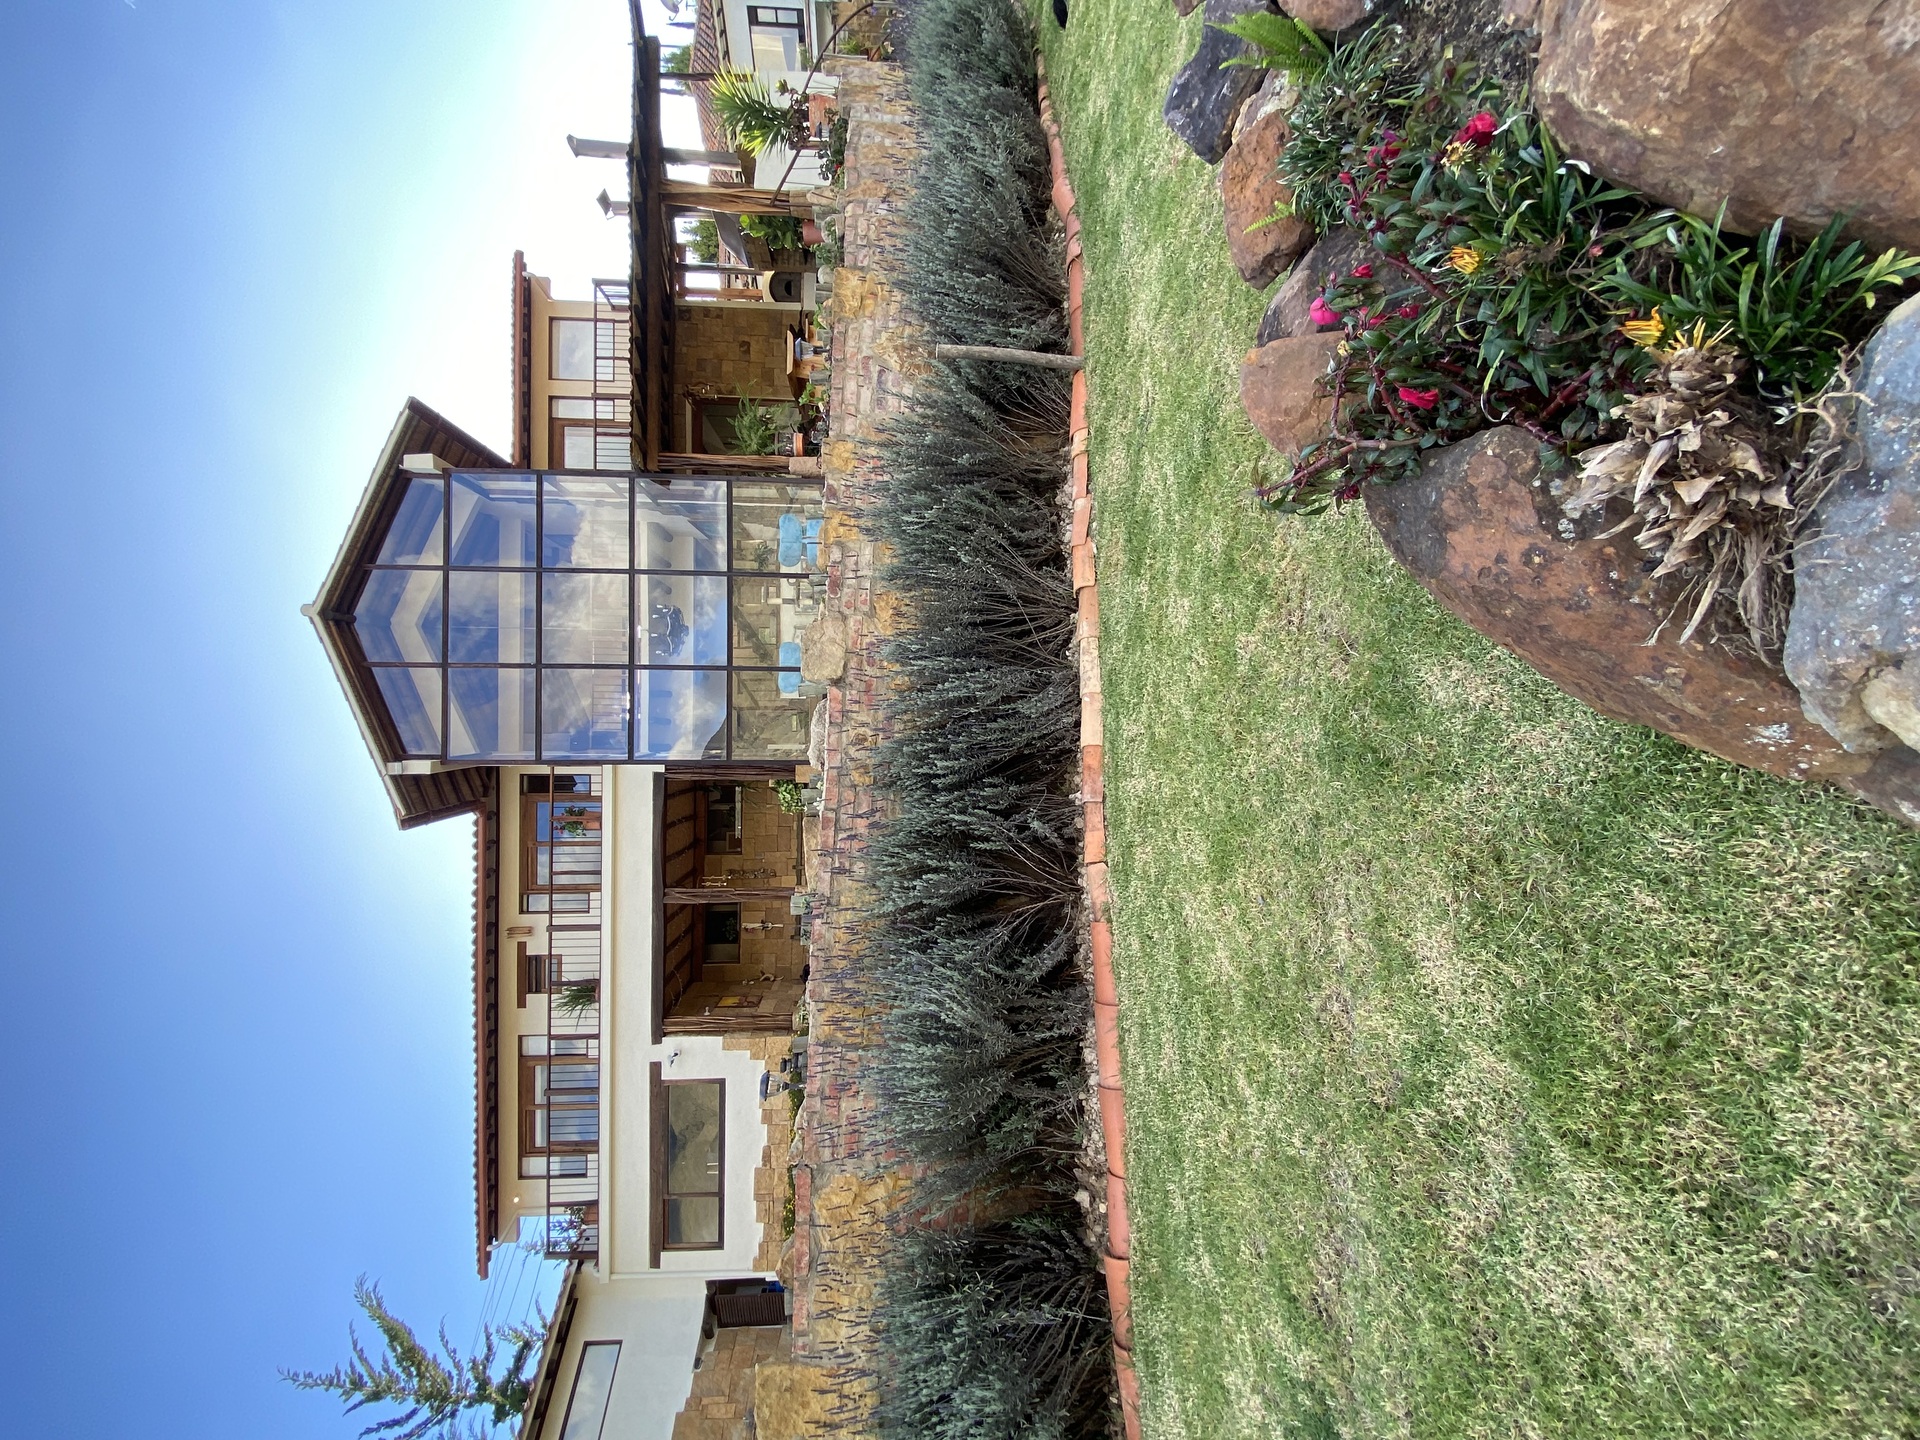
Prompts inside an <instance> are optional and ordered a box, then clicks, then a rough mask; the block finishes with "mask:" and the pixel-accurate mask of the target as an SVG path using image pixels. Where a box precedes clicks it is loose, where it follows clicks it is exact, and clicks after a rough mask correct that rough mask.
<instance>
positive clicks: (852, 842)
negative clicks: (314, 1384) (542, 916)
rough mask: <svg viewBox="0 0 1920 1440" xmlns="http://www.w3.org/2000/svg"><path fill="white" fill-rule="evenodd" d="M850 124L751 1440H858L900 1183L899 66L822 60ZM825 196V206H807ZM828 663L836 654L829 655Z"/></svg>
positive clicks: (905, 1183) (915, 364)
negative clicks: (877, 930) (868, 1068)
mask: <svg viewBox="0 0 1920 1440" xmlns="http://www.w3.org/2000/svg"><path fill="white" fill-rule="evenodd" d="M834 69H835V71H836V73H837V74H838V75H839V79H840V89H839V101H840V105H841V108H842V109H843V110H844V111H845V112H846V113H847V115H848V117H849V128H848V144H847V161H846V170H845V172H844V174H843V176H842V179H841V183H840V185H839V187H837V189H836V190H835V191H834V192H833V196H834V204H835V206H836V208H837V210H838V216H837V222H838V229H839V232H840V236H841V243H842V247H843V254H842V263H841V265H840V267H839V268H838V269H837V270H836V271H835V272H834V280H833V286H834V288H833V296H832V299H831V301H830V303H829V305H828V307H827V310H826V313H825V316H824V317H823V318H824V319H825V320H826V321H827V322H828V324H829V325H830V327H831V332H832V337H833V342H832V343H833V349H832V361H833V374H832V382H831V411H830V413H831V432H830V434H829V436H828V439H827V442H826V444H825V445H824V446H823V447H822V455H821V461H822V471H823V474H824V477H825V482H826V507H827V518H826V524H825V526H824V528H823V531H822V534H821V559H822V562H823V563H824V564H825V565H826V566H827V596H828V610H829V613H830V614H831V615H832V616H834V617H835V618H836V619H837V620H838V622H839V623H840V624H841V625H842V626H843V627H844V636H845V642H846V653H845V659H844V662H840V661H839V656H838V655H837V653H836V654H835V655H834V656H833V661H834V662H835V663H834V666H833V673H831V674H825V673H823V674H820V675H819V677H818V678H819V679H821V680H824V681H829V682H830V684H829V688H828V691H827V699H826V702H825V704H826V725H825V737H824V747H823V750H822V753H821V754H820V756H819V759H820V760H821V762H822V763H821V766H820V783H821V789H822V805H821V816H820V822H819V826H818V843H817V848H816V850H815V854H814V863H813V871H812V885H813V895H814V901H813V911H812V922H811V923H812V947H811V951H810V956H809V959H810V965H811V971H810V978H809V981H808V988H807V1003H808V1014H809V1023H810V1034H809V1037H808V1046H807V1092H808V1093H807V1101H806V1104H805V1105H804V1106H803V1107H802V1110H801V1113H800V1117H799V1122H800V1131H799V1138H798V1141H797V1146H796V1148H797V1156H798V1164H797V1165H796V1168H795V1171H794V1200H795V1217H796V1232H795V1240H794V1245H793V1249H792V1253H791V1255H790V1257H789V1260H788V1264H787V1267H786V1269H785V1270H784V1271H783V1273H784V1274H786V1275H787V1277H788V1279H789V1280H790V1283H791V1284H792V1286H793V1290H794V1303H793V1354H792V1358H791V1360H789V1361H786V1362H783V1363H781V1364H778V1365H774V1366H763V1367H761V1372H760V1377H761V1381H760V1383H761V1394H760V1399H759V1403H758V1406H757V1410H758V1422H757V1423H758V1425H759V1433H760V1435H761V1436H762V1437H766V1440H798V1437H801V1436H819V1435H834V1436H848V1437H857V1436H860V1435H865V1434H869V1433H871V1426H870V1415H871V1409H872V1391H871V1374H872V1357H873V1332H872V1325H871V1316H872V1308H873V1293H874V1284H875V1280H876V1278H877V1276H878V1273H879V1261H880V1255H881V1252H882V1245H883V1242H884V1240H885V1237H886V1235H887V1233H888V1229H889V1226H890V1224H891V1223H892V1220H893V1218H894V1216H895V1215H896V1213H897V1211H898V1209H899V1207H900V1206H901V1205H902V1204H903V1203H904V1201H905V1198H906V1195H907V1191H908V1187H909V1183H910V1180H911V1172H910V1171H909V1169H908V1168H907V1167H906V1165H905V1164H904V1162H903V1160H902V1158H901V1157H900V1156H899V1155H898V1154H896V1153H894V1152H892V1151H890V1150H889V1149H888V1148H887V1147H886V1146H885V1145H883V1144H882V1143H880V1141H879V1140H878V1139H877V1137H876V1136H875V1134H874V1127H873V1098H872V1095H871V1093H870V1091H869V1090H868V1089H867V1087H866V1084H865V1074H864V1072H865V1056H866V1054H867V1052H868V1050H869V1048H870V1047H871V1046H872V1045H873V1044H874V1043H875V1041H876V1039H877V1032H876V1026H875V1019H876V1017H875V1014H874V1011H873V1008H872V1006H871V1004H870V1003H869V1002H868V1000H867V997H866V993H865V991H866V987H865V983H864V979H865V977H864V971H863V966H862V961H861V957H862V955H863V954H864V951H865V945H866V934H867V925H868V920H867V916H868V913H869V910H870V906H871V892H870V890H869V889H868V887H867V885H866V883H865V880H864V877H863V864H864V854H865V847H866V836H867V832H868V829H869V827H870V826H871V824H872V822H873V820H874V818H875V816H876V814H877V813H878V808H879V801H878V799H877V797H876V795H875V792H874V788H873V757H874V750H875V747H876V745H878V743H879V742H880V741H881V739H882V738H883V737H884V735H885V730H886V725H885V718H884V716H883V715H882V714H881V712H880V709H879V706H878V704H877V700H878V697H879V695H880V694H881V693H882V692H883V690H884V687H885V685H886V683H887V682H886V674H885V669H884V666H883V664H882V662H881V658H880V653H879V647H880V644H881V641H882V639H883V637H884V636H885V635H886V634H887V633H888V632H889V631H890V630H891V629H892V627H893V625H894V623H895V621H896V619H897V616H898V613H899V611H898V602H897V599H896V597H895V596H893V595H892V594H890V593H888V592H887V591H886V590H885V589H884V588H883V587H881V586H880V585H879V584H878V583H877V577H878V573H879V570H880V568H881V567H882V565H883V563H884V555H882V554H881V553H879V552H878V550H877V548H876V546H875V543H874V541H873V540H872V539H871V538H870V537H869V536H867V535H865V534H864V533H863V532H862V531H861V529H860V521H859V516H860V513H861V510H862V507H863V505H864V503H865V501H866V499H867V498H868V497H869V496H871V495H872V494H873V493H874V489H875V487H876V486H878V485H881V484H883V483H885V477H884V475H883V474H882V473H881V472H880V471H879V469H878V467H877V465H876V464H875V461H874V458H873V452H872V449H871V442H872V440H873V439H874V438H875V436H876V435H877V433H878V429H879V427H880V426H881V425H882V424H884V423H885V422H886V420H887V419H888V417H890V416H892V415H894V414H896V413H898V412H899V411H900V410H901V409H902V408H903V404H904V401H905V398H906V396H907V395H908V394H909V393H910V392H911V388H912V382H913V376H914V375H915V373H916V372H917V371H918V370H919V369H920V368H921V367H922V366H923V365H924V363H925V358H926V356H925V350H924V346H923V343H922V342H921V341H920V339H919V338H918V337H917V336H916V335H915V334H914V332H913V330H912V328H911V327H910V326H909V325H908V324H907V322H906V320H905V317H904V315H903V312H902V306H901V300H900V296H899V293H898V292H897V291H896V290H895V289H894V288H893V286H892V284H891V279H890V277H891V276H892V275H893V274H894V273H895V267H896V266H897V265H898V263H899V258H898V240H899V231H898V228H897V227H898V223H899V222H898V208H897V207H898V205H899V203H900V200H901V199H902V197H903V195H904V193H905V189H906V183H907V177H908V174H909V171H910V168H911V166H912V163H913V155H914V141H913V134H912V126H911V112H910V110H909V108H908V105H907V100H906V94H905V83H904V79H903V77H902V74H901V72H900V70H899V68H898V67H897V66H894V65H891V64H886V63H879V62H870V61H861V60H847V61H837V62H834ZM819 198H824V197H819ZM835 648H836V651H837V648H838V647H837V646H836V647H835Z"/></svg>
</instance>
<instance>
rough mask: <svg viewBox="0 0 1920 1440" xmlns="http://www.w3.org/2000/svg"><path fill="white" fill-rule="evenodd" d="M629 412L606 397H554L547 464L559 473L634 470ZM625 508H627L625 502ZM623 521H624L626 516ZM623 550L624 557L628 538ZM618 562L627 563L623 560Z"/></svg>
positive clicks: (620, 404)
mask: <svg viewBox="0 0 1920 1440" xmlns="http://www.w3.org/2000/svg"><path fill="white" fill-rule="evenodd" d="M626 409H627V407H626V405H625V404H624V403H623V402H621V401H619V400H616V399H614V398H612V397H610V396H605V395H602V396H597V397H596V396H588V395H556V396H554V397H553V398H552V399H551V400H550V401H549V402H548V412H549V423H550V424H551V427H552V428H551V431H550V433H549V436H548V450H547V463H548V464H549V465H551V466H552V467H553V468H554V469H556V470H616V471H624V470H626V469H628V468H629V467H631V465H632V464H633V444H632V432H631V429H630V427H629V425H628V423H627V422H626V420H624V419H623V418H622V416H623V413H624V412H625V411H626ZM621 508H622V510H624V509H625V504H624V502H623V503H622V506H621ZM622 518H623V520H624V516H623V517H622ZM549 534H550V535H551V526H549ZM621 550H622V552H623V554H624V551H625V541H624V538H623V540H622V543H621ZM547 563H548V564H552V563H554V562H552V561H548V562H547ZM576 563H580V564H589V563H592V562H591V561H585V560H582V561H577V562H576ZM616 563H618V564H620V565H624V564H625V563H626V562H625V560H624V559H622V560H620V561H618V562H616Z"/></svg>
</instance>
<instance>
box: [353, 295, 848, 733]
mask: <svg viewBox="0 0 1920 1440" xmlns="http://www.w3.org/2000/svg"><path fill="white" fill-rule="evenodd" d="M555 318H570V317H555ZM577 398H581V399H587V398H591V397H585V396H582V397H577ZM455 475H472V476H479V477H485V476H503V477H504V476H520V477H525V478H526V479H529V480H531V481H532V482H533V498H534V539H533V563H532V564H530V565H455V564H454V563H453V548H454V533H453V502H454V488H455V487H454V484H453V479H454V476H455ZM567 479H581V480H591V481H601V482H605V481H609V480H624V481H626V482H627V545H628V551H627V559H628V565H627V567H626V568H625V569H620V568H616V567H610V566H565V567H559V566H554V567H549V566H548V565H546V564H545V553H546V507H547V498H548V496H547V490H548V486H547V483H546V482H547V481H548V480H567ZM440 480H441V485H440V491H441V497H440V498H441V506H442V511H441V528H442V539H441V546H440V560H439V563H438V564H437V565H421V564H415V565H403V564H381V563H377V562H372V561H369V562H367V563H364V564H363V565H362V566H361V567H360V569H361V574H362V579H361V582H360V592H359V593H360V594H364V593H365V589H366V584H367V580H368V579H369V578H371V576H372V575H373V574H374V572H376V571H382V570H400V571H409V572H417V571H423V570H428V571H438V572H439V575H440V587H441V589H440V658H439V660H438V661H437V662H434V663H432V664H428V665H421V664H419V663H417V662H408V661H386V660H382V661H374V660H369V659H367V658H366V652H365V648H364V647H363V646H359V645H358V643H357V640H356V645H355V648H356V649H358V650H359V651H360V655H359V661H360V664H361V665H363V666H364V667H366V669H367V670H368V671H369V672H371V674H370V678H371V679H372V680H373V682H374V684H373V688H374V689H375V690H376V691H378V690H379V678H378V672H379V671H381V670H419V669H432V670H437V671H438V673H439V676H440V714H439V717H438V730H439V746H440V748H439V751H438V753H437V754H432V755H420V754H417V753H416V752H412V751H408V752H407V753H408V754H409V755H410V756H412V758H416V759H426V760H437V761H439V762H442V763H446V764H494V763H497V764H552V765H605V764H621V763H639V764H660V765H666V766H669V767H682V766H688V767H690V766H702V765H705V766H711V765H746V766H764V767H766V768H767V769H768V770H769V771H773V770H786V769H790V768H791V767H792V766H793V765H794V764H796V763H798V762H797V761H796V760H794V759H791V758H789V759H784V760H780V759H755V758H750V757H746V758H743V757H737V756H736V755H735V753H734V750H735V738H734V732H735V729H736V724H737V718H738V714H739V711H738V707H737V706H736V705H735V692H736V683H735V678H734V677H735V676H736V675H741V674H759V675H779V674H796V675H797V674H798V668H797V667H795V666H788V665H778V664H774V665H753V664H742V663H739V662H738V661H736V659H735V657H734V610H735V607H734V593H735V589H736V587H737V585H738V584H739V583H740V582H742V581H755V580H757V581H763V582H764V581H777V580H787V581H797V580H801V579H804V578H805V573H804V572H800V573H796V572H789V571H782V570H749V569H743V568H740V567H739V566H738V564H737V563H736V562H737V559H738V557H737V556H736V555H735V491H736V489H737V487H738V486H740V485H743V484H744V485H784V486H787V487H789V488H790V489H801V490H811V491H816V492H820V493H821V494H822V498H823V499H824V485H823V484H822V482H820V481H817V480H813V479H810V478H808V477H805V476H794V475H771V474H768V475H762V474H745V475H729V474H700V475H675V476H668V475H661V474H654V473H650V472H646V471H635V470H625V471H609V470H580V469H563V468H553V467H549V468H547V469H532V468H528V467H508V468H489V467H484V466H462V467H455V468H450V469H448V470H447V471H445V472H443V473H442V475H441V477H440ZM641 481H649V482H652V483H653V484H655V485H659V486H660V487H662V488H663V489H666V490H668V491H669V492H671V490H672V489H673V487H674V482H675V481H679V482H682V483H685V484H691V483H693V482H715V481H717V482H720V484H721V493H722V532H723V557H722V558H723V560H724V568H721V569H717V570H683V569H668V568H664V567H659V566H639V565H635V564H633V563H632V562H633V560H634V559H635V550H634V548H633V547H634V535H635V525H636V522H637V519H638V514H639V508H640V486H639V484H638V483H636V482H641ZM400 489H401V492H402V495H404V490H405V487H404V486H403V487H400ZM456 572H458V573H461V574H489V573H492V574H518V575H527V576H529V577H531V579H532V583H533V657H534V658H533V659H532V660H531V661H530V662H527V663H522V664H503V663H500V662H497V661H496V662H491V663H488V662H455V661H453V660H452V659H450V658H449V651H450V646H451V638H452V634H451V632H452V610H451V582H452V577H453V575H454V574H455V573H456ZM548 575H619V576H624V577H625V578H626V579H627V581H628V585H629V590H628V599H627V604H628V617H627V656H626V660H625V662H624V663H618V662H615V663H599V664H565V665H551V666H550V665H548V664H547V662H546V656H545V650H546V586H545V584H544V581H545V577H547V576H548ZM646 575H676V576H685V577H688V578H690V579H704V578H714V579H720V580H722V581H723V582H724V583H725V585H726V610H725V619H724V622H723V623H724V629H725V635H726V660H725V662H724V663H721V664H705V665H702V664H695V663H691V662H677V661H676V662H665V663H659V664H655V663H651V662H648V661H645V660H643V659H642V658H641V655H640V646H639V642H638V638H637V633H636V632H637V622H636V620H635V617H634V612H633V606H634V600H633V582H634V581H636V580H637V579H638V578H639V577H641V576H646ZM354 603H355V605H356V606H357V605H358V603H359V595H356V596H355V600H354ZM549 669H559V670H605V671H608V672H617V673H620V674H622V675H623V676H624V677H625V683H626V685H627V687H628V710H627V719H626V727H625V729H626V745H625V749H624V751H623V752H621V753H614V754H597V755H563V754H548V753H547V737H546V733H545V720H546V708H545V706H546V689H545V679H546V672H547V671H548V670H549ZM456 670H493V671H501V670H528V671H531V672H532V674H533V714H532V720H531V727H530V728H531V739H532V753H531V754H529V755H517V756H506V755H496V756H488V757H478V758H476V757H474V756H466V755H463V756H457V757H456V756H451V755H450V754H449V746H450V744H451V740H452V721H453V684H452V678H453V672H454V671H456ZM656 670H659V671H696V672H706V673H709V674H721V675H724V677H725V681H724V683H725V687H726V699H725V720H724V722H723V724H722V727H721V748H720V750H719V751H718V753H712V754H704V755H698V756H647V755H642V754H640V753H639V751H640V749H641V748H642V747H641V746H640V744H639V742H638V736H637V733H636V729H635V726H636V724H637V719H638V713H639V708H640V707H639V705H638V704H637V703H636V701H637V691H638V687H639V683H640V681H641V680H642V679H643V677H644V675H645V674H646V673H648V672H652V671H656ZM382 693H384V692H382ZM389 723H390V724H395V722H393V721H392V719H391V717H389ZM395 729H396V733H397V724H395ZM402 748H404V747H402Z"/></svg>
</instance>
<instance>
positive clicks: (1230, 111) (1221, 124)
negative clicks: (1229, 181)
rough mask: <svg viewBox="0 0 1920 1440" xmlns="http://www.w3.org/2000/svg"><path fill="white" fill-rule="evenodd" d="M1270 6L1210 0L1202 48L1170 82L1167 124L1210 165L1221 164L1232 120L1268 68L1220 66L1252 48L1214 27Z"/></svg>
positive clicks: (1260, 0)
mask: <svg viewBox="0 0 1920 1440" xmlns="http://www.w3.org/2000/svg"><path fill="white" fill-rule="evenodd" d="M1267 8H1269V7H1268V6H1267V4H1266V0H1206V10H1205V12H1204V13H1205V15H1206V21H1207V23H1206V24H1205V25H1204V26H1203V27H1202V28H1201V31H1200V48H1199V49H1198V50H1197V51H1195V52H1194V56H1193V58H1192V59H1191V60H1189V61H1188V62H1187V63H1186V64H1185V65H1184V66H1182V67H1181V69H1180V73H1179V74H1178V75H1176V76H1174V77H1173V84H1172V85H1170V86H1168V87H1167V103H1166V105H1165V107H1164V108H1163V109H1162V111H1161V113H1162V114H1163V115H1164V116H1165V117H1166V121H1167V128H1168V129H1169V130H1171V131H1173V133H1174V134H1176V135H1178V136H1179V137H1180V138H1181V139H1182V140H1184V141H1186V143H1187V147H1188V148H1189V149H1190V150H1192V151H1193V153H1194V154H1196V155H1198V156H1199V157H1200V158H1201V159H1202V160H1204V161H1206V162H1207V163H1208V164H1209V165H1218V164H1219V163H1220V160H1221V157H1222V156H1224V155H1225V154H1226V153H1227V145H1228V143H1229V139H1228V137H1230V136H1231V135H1232V134H1233V122H1234V120H1235V119H1236V118H1237V117H1238V116H1239V114H1240V107H1241V106H1242V105H1244V104H1245V103H1246V101H1247V97H1248V96H1249V95H1251V94H1253V92H1254V91H1255V90H1257V89H1259V88H1260V79H1261V76H1262V74H1263V73H1264V72H1263V71H1261V70H1260V69H1259V68H1258V67H1256V66H1251V65H1227V66H1226V68H1225V69H1222V68H1221V66H1223V65H1226V62H1227V61H1228V60H1231V59H1234V58H1235V57H1237V56H1245V55H1251V54H1253V53H1254V51H1253V47H1252V46H1251V45H1249V44H1247V42H1246V41H1244V40H1242V39H1240V38H1239V37H1238V36H1237V35H1229V34H1228V33H1227V32H1226V31H1224V30H1221V29H1218V28H1216V27H1218V26H1221V25H1224V24H1226V23H1227V22H1228V21H1230V20H1233V19H1235V18H1236V17H1238V16H1241V15H1250V14H1252V13H1253V12H1254V11H1256V10H1265V9H1267Z"/></svg>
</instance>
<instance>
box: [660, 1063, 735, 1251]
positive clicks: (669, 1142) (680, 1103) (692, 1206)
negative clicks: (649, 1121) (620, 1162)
mask: <svg viewBox="0 0 1920 1440" xmlns="http://www.w3.org/2000/svg"><path fill="white" fill-rule="evenodd" d="M654 1122H655V1125H656V1126H657V1127H658V1128H657V1130H656V1140H655V1145H654V1177H653V1178H654V1205H655V1208H656V1214H655V1220H656V1223H657V1227H658V1234H659V1236H660V1240H661V1244H662V1248H664V1249H667V1250H718V1249H719V1248H720V1246H721V1188H722V1187H721V1180H722V1176H723V1175H724V1173H725V1170H726V1147H725V1129H726V1085H725V1083H724V1082H723V1081H719V1080H673V1081H669V1082H667V1083H665V1084H662V1085H660V1086H659V1088H658V1089H657V1090H656V1092H655V1103H654Z"/></svg>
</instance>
